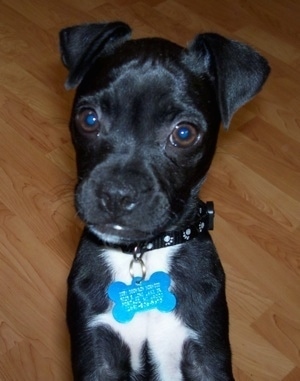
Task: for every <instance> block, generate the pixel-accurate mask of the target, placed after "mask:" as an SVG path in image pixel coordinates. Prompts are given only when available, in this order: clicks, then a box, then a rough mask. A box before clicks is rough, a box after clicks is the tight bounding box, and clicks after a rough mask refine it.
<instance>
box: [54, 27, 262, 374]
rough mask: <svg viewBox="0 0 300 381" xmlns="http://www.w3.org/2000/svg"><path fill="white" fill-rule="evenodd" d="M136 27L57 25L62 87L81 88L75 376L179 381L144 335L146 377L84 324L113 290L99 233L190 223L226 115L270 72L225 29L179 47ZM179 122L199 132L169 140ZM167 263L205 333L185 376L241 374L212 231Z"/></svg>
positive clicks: (188, 354) (119, 238)
mask: <svg viewBox="0 0 300 381" xmlns="http://www.w3.org/2000/svg"><path fill="white" fill-rule="evenodd" d="M130 32H131V31H130V28H129V27H128V26H127V25H126V24H124V23H122V22H115V23H106V24H86V25H81V26H76V27H71V28H67V29H64V30H63V31H61V33H60V44H61V54H62V60H63V62H64V64H65V66H66V67H67V68H68V70H69V77H68V80H67V82H66V87H67V88H73V87H78V88H77V92H76V96H75V100H74V106H73V111H72V116H71V121H70V129H71V133H72V139H73V144H74V147H75V150H76V158H77V169H78V184H77V187H76V209H77V211H78V214H79V216H80V217H81V218H82V220H83V221H84V222H85V224H86V228H85V230H84V232H83V235H82V239H81V242H80V244H79V248H78V252H77V255H76V258H75V261H74V264H73V268H72V271H71V274H70V277H69V293H68V311H67V319H68V325H69V329H70V334H71V343H72V363H73V372H74V380H76V381H79V380H80V381H96V380H97V381H100V380H101V381H121V380H124V381H125V380H126V381H127V380H128V381H129V380H137V381H143V380H145V381H146V380H147V381H155V380H157V381H172V380H162V379H160V378H159V374H158V372H157V369H156V365H155V362H153V359H151V351H149V348H148V343H147V341H146V342H145V343H144V349H143V353H142V354H141V357H142V358H143V360H142V362H143V370H142V371H141V372H140V373H139V374H138V373H135V372H134V371H133V370H132V369H131V366H130V348H129V347H128V346H127V345H126V344H125V343H124V342H122V340H121V338H120V337H119V336H118V335H117V334H115V333H114V332H113V331H112V330H111V329H109V328H108V327H107V326H102V327H98V328H97V329H88V328H87V325H88V322H89V321H90V319H91V318H92V317H93V316H95V315H97V314H101V313H104V312H106V311H108V310H109V309H110V308H111V305H110V303H109V301H108V299H107V295H106V290H107V286H108V285H109V284H110V283H111V281H112V280H113V269H111V268H110V267H109V266H108V265H107V263H106V262H105V260H104V259H103V260H102V259H101V258H104V257H103V256H104V253H105V248H104V247H103V241H107V242H108V243H113V244H119V245H124V244H135V243H138V242H140V241H144V240H149V239H151V238H153V237H155V236H156V235H157V234H159V233H161V232H164V231H170V230H178V229H184V228H185V227H186V226H188V225H189V224H190V223H191V222H192V221H194V219H195V216H196V205H197V197H198V192H199V189H200V187H201V185H202V183H203V181H204V180H205V176H206V174H207V171H208V169H209V166H210V164H211V161H212V158H213V155H214V152H215V148H216V143H217V137H218V131H219V126H220V123H221V122H222V123H223V125H224V126H225V127H228V125H229V123H230V120H231V117H232V115H233V113H234V112H235V111H236V110H237V109H238V108H239V107H241V106H242V105H243V104H244V103H246V102H247V101H248V100H250V99H251V98H252V97H253V96H254V95H255V94H256V93H257V92H258V91H259V90H260V89H261V86H262V85H263V83H264V81H265V80H266V78H267V76H268V73H269V67H268V64H267V62H266V61H265V59H264V58H262V57H261V56H260V55H259V54H258V53H256V52H255V51H254V50H252V49H251V48H250V47H248V46H246V45H244V44H241V43H239V42H235V41H231V40H228V39H225V38H224V37H221V36H219V35H217V34H200V35H198V36H197V37H196V38H195V39H194V40H193V41H192V43H191V44H190V45H189V47H188V48H182V47H180V46H178V45H177V44H175V43H172V42H170V41H167V40H164V39H160V38H149V39H138V40H130ZM85 110H94V112H95V115H97V118H98V121H97V123H98V122H99V124H98V128H97V129H95V131H87V130H86V129H83V128H82V125H83V124H82V123H83V122H82V119H81V118H82V115H83V113H84V112H85ZM85 121H86V120H85V119H84V123H85ZM183 123H185V124H187V125H189V126H190V125H192V126H193V127H192V128H193V131H196V133H197V139H195V141H194V142H193V143H192V144H190V145H187V146H184V147H178V145H176V142H175V144H174V138H172V136H173V134H174V129H175V127H176V126H178V125H179V126H180V125H182V124H183ZM85 127H86V125H85ZM172 139H173V140H172ZM124 255H127V254H124ZM170 259H171V263H170V270H169V273H170V276H171V279H172V292H174V294H175V295H176V297H177V300H178V303H177V306H176V310H175V314H176V316H178V317H179V318H180V319H181V320H182V322H183V323H184V324H185V325H186V326H188V327H189V328H190V329H192V330H193V331H194V332H196V333H197V336H198V337H197V340H188V341H186V342H185V343H184V346H183V348H182V362H181V364H180V369H181V373H182V380H183V381H196V380H207V381H212V380H214V381H217V380H219V381H226V380H227V381H230V380H233V375H232V370H231V352H230V345H229V339H228V311H227V305H226V298H225V277H224V273H223V269H222V266H221V264H220V261H219V259H218V255H217V253H216V250H215V247H214V245H213V243H212V241H211V238H210V236H209V234H208V233H204V234H202V235H201V236H199V237H198V238H196V239H193V240H192V241H190V242H187V243H185V244H184V245H179V246H178V247H177V249H176V252H175V254H174V255H172V258H170ZM174 335H176V332H175V333H174ZM170 346H172V337H170Z"/></svg>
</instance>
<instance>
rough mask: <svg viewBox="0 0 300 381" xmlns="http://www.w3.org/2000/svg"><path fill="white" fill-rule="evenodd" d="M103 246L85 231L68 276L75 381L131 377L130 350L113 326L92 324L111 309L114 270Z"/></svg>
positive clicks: (122, 379)
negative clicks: (108, 290) (109, 286)
mask: <svg viewBox="0 0 300 381" xmlns="http://www.w3.org/2000/svg"><path fill="white" fill-rule="evenodd" d="M100 257H101V249H99V247H98V246H97V245H96V244H95V243H94V242H93V239H92V238H91V236H90V235H89V234H88V233H84V234H83V237H82V239H81V242H80V245H79V248H78V252H77V255H76V258H75V261H74V264H73V267H72V270H71V273H70V276H69V279H68V285H69V287H68V305H67V320H68V326H69V331H70V335H71V353H72V367H73V373H74V381H125V380H126V381H127V380H130V372H131V369H130V351H129V348H128V347H127V345H126V344H125V343H124V342H122V341H121V339H120V337H119V336H118V335H117V334H116V333H115V332H114V331H113V330H112V329H110V327H109V326H106V325H102V326H98V327H91V325H90V323H91V319H92V317H93V316H94V315H95V314H101V313H103V312H104V311H105V310H106V309H107V308H108V300H107V297H106V295H105V292H104V290H106V288H107V287H106V286H107V284H108V283H109V282H110V280H111V273H110V270H109V269H108V268H107V267H106V266H105V264H104V263H103V262H102V261H101V258H100Z"/></svg>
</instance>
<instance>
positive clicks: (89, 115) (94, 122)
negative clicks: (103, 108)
mask: <svg viewBox="0 0 300 381" xmlns="http://www.w3.org/2000/svg"><path fill="white" fill-rule="evenodd" d="M76 124H77V127H79V128H81V129H82V130H84V131H85V132H94V131H97V130H99V128H100V122H99V118H98V114H97V112H96V111H95V110H93V109H84V110H82V111H81V112H79V113H78V114H77V115H76Z"/></svg>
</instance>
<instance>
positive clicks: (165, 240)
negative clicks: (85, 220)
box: [106, 200, 215, 254]
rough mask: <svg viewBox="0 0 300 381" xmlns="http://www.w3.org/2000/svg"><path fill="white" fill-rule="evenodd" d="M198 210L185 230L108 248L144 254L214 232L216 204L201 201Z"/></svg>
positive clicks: (168, 232)
mask: <svg viewBox="0 0 300 381" xmlns="http://www.w3.org/2000/svg"><path fill="white" fill-rule="evenodd" d="M197 208H198V212H197V217H196V219H195V220H194V221H193V222H192V223H191V224H190V225H188V226H187V227H186V228H185V229H183V230H174V231H167V232H164V233H162V234H160V235H158V236H156V237H154V238H153V239H152V240H147V241H142V242H138V243H136V244H133V245H123V246H120V245H108V246H109V247H116V248H120V249H121V250H122V251H123V253H126V254H135V253H137V252H138V253H140V254H144V253H145V252H146V251H150V250H155V249H160V248H163V247H170V246H174V245H178V244H181V243H184V242H187V241H190V240H191V239H193V238H196V237H198V236H199V235H200V234H202V233H204V232H206V231H207V230H213V228H214V215H215V211H214V203H213V202H212V201H207V202H206V203H205V202H203V201H200V200H199V203H198V206H197ZM106 245H107V244H106Z"/></svg>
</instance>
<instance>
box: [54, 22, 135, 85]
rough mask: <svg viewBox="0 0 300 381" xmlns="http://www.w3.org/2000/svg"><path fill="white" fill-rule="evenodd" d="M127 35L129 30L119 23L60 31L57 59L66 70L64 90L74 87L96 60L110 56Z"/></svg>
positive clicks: (126, 26) (86, 25) (126, 38)
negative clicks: (58, 58) (67, 71)
mask: <svg viewBox="0 0 300 381" xmlns="http://www.w3.org/2000/svg"><path fill="white" fill-rule="evenodd" d="M130 35H131V29H130V27H129V26H128V25H127V24H125V23H123V22H120V21H117V22H111V23H101V24H83V25H77V26H73V27H69V28H66V29H63V30H61V31H60V33H59V39H60V52H61V59H62V61H63V63H64V65H65V66H66V67H67V69H69V77H68V79H67V81H66V83H65V87H66V89H71V88H73V87H76V86H77V85H78V84H79V83H80V82H81V80H82V78H83V77H84V75H85V74H86V73H87V72H88V70H89V69H90V68H91V66H92V65H93V64H94V63H95V61H96V59H97V58H99V57H101V56H103V55H105V54H108V53H110V52H112V51H113V49H114V48H116V46H118V45H119V44H121V43H123V42H124V41H126V40H128V39H129V38H130Z"/></svg>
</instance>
